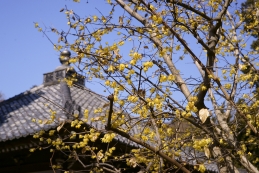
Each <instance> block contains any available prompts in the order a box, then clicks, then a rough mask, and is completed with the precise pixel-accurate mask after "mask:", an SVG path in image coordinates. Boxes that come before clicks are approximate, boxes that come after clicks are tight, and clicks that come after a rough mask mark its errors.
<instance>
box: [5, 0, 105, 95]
mask: <svg viewBox="0 0 259 173" xmlns="http://www.w3.org/2000/svg"><path fill="white" fill-rule="evenodd" d="M100 4H101V5H100ZM65 5H67V7H68V8H69V9H73V10H74V11H75V12H76V13H77V14H79V15H81V16H82V17H85V16H88V15H90V14H91V15H93V14H97V13H98V12H97V10H96V9H95V8H98V10H100V11H105V10H107V9H108V8H106V7H107V6H106V5H105V3H104V1H99V3H98V1H92V0H89V3H86V1H84V0H82V1H81V3H80V4H78V3H75V2H73V0H55V1H51V0H45V1H42V0H33V1H32V0H22V1H17V0H8V1H0V10H1V17H0V20H1V27H0V40H1V42H0V47H1V49H0V50H1V55H0V60H1V62H0V91H1V92H2V93H3V94H4V96H5V99H8V98H10V97H13V96H15V95H17V94H19V93H21V92H24V91H26V90H29V89H30V88H31V87H32V86H33V85H40V84H42V81H43V74H44V73H47V72H50V71H53V70H54V69H55V68H56V67H57V66H59V65H60V63H59V60H58V57H59V53H58V52H57V51H55V50H54V49H53V45H52V44H51V43H50V42H49V41H48V39H47V38H46V37H45V36H44V35H43V34H42V33H40V32H38V31H37V29H35V28H34V23H33V22H38V23H39V25H40V26H42V27H43V26H44V25H45V26H46V27H56V28H59V29H61V28H67V21H66V17H65V15H64V13H60V12H59V11H60V9H61V8H63V7H65ZM51 39H52V41H53V42H54V43H56V42H57V39H58V37H51ZM89 85H93V84H89ZM88 87H90V88H96V86H95V87H93V86H88Z"/></svg>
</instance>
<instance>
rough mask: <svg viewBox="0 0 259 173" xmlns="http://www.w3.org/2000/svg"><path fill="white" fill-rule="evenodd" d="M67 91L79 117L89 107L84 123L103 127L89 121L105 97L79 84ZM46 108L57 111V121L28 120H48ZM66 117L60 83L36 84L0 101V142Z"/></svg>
mask: <svg viewBox="0 0 259 173" xmlns="http://www.w3.org/2000/svg"><path fill="white" fill-rule="evenodd" d="M70 92H71V96H72V100H73V101H75V104H76V105H78V106H80V108H81V116H82V114H83V112H84V110H85V109H88V110H89V117H88V120H89V121H88V122H89V124H88V125H89V126H91V127H94V128H96V129H99V130H102V129H105V126H104V124H103V123H101V122H91V121H90V120H91V118H93V117H95V116H97V115H96V114H94V110H95V109H96V108H99V107H102V106H103V105H104V104H106V103H108V100H107V99H106V98H103V97H101V96H100V95H98V94H97V93H95V92H93V91H91V90H90V89H88V88H86V87H82V86H81V87H75V86H73V87H71V88H70ZM50 109H51V110H53V111H56V112H57V114H56V119H57V120H56V121H55V122H54V123H52V124H43V123H42V124H39V123H34V122H32V119H35V120H43V121H44V120H46V119H49V117H50ZM70 117H71V115H70ZM68 118H69V117H68V116H67V114H66V113H65V112H64V110H62V98H61V90H60V84H55V85H49V86H44V85H40V86H38V87H35V88H33V89H31V90H28V91H26V92H23V93H21V94H19V95H17V96H15V97H13V98H10V99H8V100H5V101H3V102H1V103H0V142H4V141H8V140H13V139H18V138H21V137H26V136H29V135H32V134H35V133H36V132H39V131H40V130H42V129H43V130H49V129H51V128H56V127H57V126H58V125H59V123H60V122H61V121H63V120H66V119H68ZM134 130H136V129H134ZM117 140H119V141H121V142H124V143H130V142H129V141H128V140H127V139H125V138H122V137H117ZM130 144H131V145H135V144H133V143H130Z"/></svg>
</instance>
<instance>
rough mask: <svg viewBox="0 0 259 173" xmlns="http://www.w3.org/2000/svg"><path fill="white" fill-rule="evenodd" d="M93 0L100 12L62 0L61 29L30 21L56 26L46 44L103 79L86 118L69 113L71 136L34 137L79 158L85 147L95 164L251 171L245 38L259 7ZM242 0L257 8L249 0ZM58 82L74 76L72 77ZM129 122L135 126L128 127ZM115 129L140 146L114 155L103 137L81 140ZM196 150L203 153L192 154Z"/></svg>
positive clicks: (252, 124)
mask: <svg viewBox="0 0 259 173" xmlns="http://www.w3.org/2000/svg"><path fill="white" fill-rule="evenodd" d="M74 1H75V2H78V3H83V2H80V0H74ZM98 3H100V4H101V3H104V4H106V5H107V4H108V5H109V7H110V11H109V13H107V14H104V13H103V12H100V11H97V13H96V14H92V15H89V16H86V17H84V16H79V15H77V13H76V11H73V9H69V7H66V8H63V9H61V10H60V12H64V14H65V17H66V18H67V24H68V28H67V31H65V30H64V29H63V30H60V31H59V30H58V29H57V28H50V29H47V30H45V29H43V28H41V26H40V25H39V24H38V23H35V27H36V28H37V29H38V30H39V31H40V32H43V33H44V34H47V31H48V30H51V31H52V32H53V33H56V34H57V35H58V39H57V42H56V43H55V44H54V48H55V49H56V50H57V51H60V50H62V49H65V48H67V49H69V50H71V51H72V58H71V59H70V60H69V61H70V63H71V64H74V67H75V68H77V70H78V71H80V72H81V73H82V74H84V75H85V77H86V79H87V80H88V81H89V82H90V81H96V82H98V83H99V84H100V86H103V87H104V88H105V90H106V92H107V93H109V94H107V95H110V96H109V98H108V100H107V103H108V104H107V105H106V106H104V107H103V106H102V107H100V108H99V109H97V110H96V111H95V112H96V118H95V119H92V120H87V113H88V110H84V111H85V121H84V120H79V119H77V116H76V115H75V120H73V121H72V122H70V124H71V127H72V128H75V129H77V131H73V133H71V134H70V135H71V137H70V138H71V139H73V138H75V137H78V139H79V141H75V142H73V143H71V142H67V141H65V140H64V139H63V138H60V137H59V138H58V137H57V138H48V137H43V136H42V135H41V134H37V135H38V136H36V137H39V138H40V139H41V140H47V141H48V143H50V144H52V150H51V151H54V150H59V151H60V150H61V151H66V152H69V153H70V156H71V157H72V156H73V158H74V159H75V160H76V161H79V162H80V157H83V155H84V153H86V151H89V152H90V155H92V159H93V160H94V161H95V162H96V163H100V164H98V165H95V168H94V169H95V171H97V170H99V171H102V170H105V171H110V172H112V171H113V172H120V170H119V169H117V168H114V167H111V166H110V167H109V169H108V167H106V166H107V165H105V163H107V164H108V163H109V164H111V163H112V161H111V160H113V161H114V160H124V161H126V162H127V164H128V165H129V166H131V167H137V166H139V167H141V169H142V171H143V172H145V171H146V172H152V171H153V172H166V171H168V172H170V171H171V170H181V171H182V172H191V171H193V169H195V170H197V171H200V172H205V171H206V167H205V165H206V164H209V163H214V164H216V165H217V166H218V167H219V169H220V172H239V171H238V168H244V169H246V170H247V171H249V172H253V173H256V172H257V173H258V172H259V171H258V166H259V152H258V142H259V133H258V130H259V116H258V105H259V100H258V92H259V89H258V80H259V78H258V70H257V69H258V65H259V62H258V51H257V49H256V50H251V49H250V47H249V44H250V43H251V37H252V36H253V35H255V34H256V35H257V31H256V30H257V28H258V27H257V26H258V17H257V15H256V13H257V12H258V11H257V10H250V11H249V14H248V13H244V4H243V6H242V5H241V3H240V2H237V1H231V0H209V1H205V0H161V1H157V0H145V1H144V0H107V1H100V2H99V1H98ZM250 4H252V6H253V9H258V8H259V7H258V6H259V4H258V3H255V2H254V1H251V2H250ZM246 9H248V8H247V6H246ZM246 12H247V11H246ZM247 15H249V16H248V17H247ZM248 20H249V21H248ZM255 28H256V29H255ZM66 81H67V83H68V85H73V78H68V79H66ZM114 107H116V109H115V108H114ZM52 119H55V113H53V114H52ZM129 119H131V120H132V119H133V120H134V122H135V123H129ZM86 121H100V122H102V123H104V124H106V132H104V133H105V135H103V136H102V135H100V134H101V133H103V131H102V132H99V131H98V129H90V130H83V129H82V128H81V125H82V124H84V123H85V122H86ZM62 127H63V125H62V126H60V127H59V129H58V130H57V131H59V130H60V129H61V128H62ZM134 127H137V128H139V129H140V132H139V133H138V134H132V133H130V131H131V129H132V128H134ZM54 132H55V131H53V133H54ZM53 133H52V135H53ZM115 136H119V137H120V136H122V137H125V138H127V139H129V140H131V141H133V142H135V143H137V144H138V145H139V146H140V148H137V149H136V148H134V149H132V150H131V151H130V152H129V153H127V154H125V155H116V154H115V153H113V151H114V150H116V148H114V147H112V146H108V147H107V150H106V151H104V150H101V149H98V148H94V149H93V148H91V146H90V143H89V141H91V142H95V141H96V140H98V138H100V141H101V142H103V143H110V142H111V141H112V139H113V138H114V137H115ZM79 149H82V150H79ZM34 150H35V149H33V150H31V151H34ZM187 150H189V151H190V152H187ZM199 152H202V153H204V154H205V155H204V156H202V157H199V156H198V154H197V155H195V154H194V155H193V154H191V153H199ZM75 153H76V154H75ZM79 153H81V154H79ZM183 155H187V156H186V157H185V158H184V157H183ZM190 157H191V159H190ZM193 161H195V162H193ZM101 163H103V164H101ZM82 164H83V165H87V163H82ZM190 165H192V167H190ZM86 167H87V166H85V168H86ZM55 168H57V167H55ZM89 171H90V170H89Z"/></svg>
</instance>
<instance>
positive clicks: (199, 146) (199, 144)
mask: <svg viewBox="0 0 259 173" xmlns="http://www.w3.org/2000/svg"><path fill="white" fill-rule="evenodd" d="M212 142H213V141H212V139H211V138H206V139H196V140H194V143H193V148H194V149H196V150H199V151H202V150H203V149H204V147H207V146H208V145H210V144H212Z"/></svg>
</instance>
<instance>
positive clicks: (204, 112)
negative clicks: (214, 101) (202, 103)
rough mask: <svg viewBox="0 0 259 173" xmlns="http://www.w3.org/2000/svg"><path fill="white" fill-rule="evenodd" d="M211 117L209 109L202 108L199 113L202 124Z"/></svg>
mask: <svg viewBox="0 0 259 173" xmlns="http://www.w3.org/2000/svg"><path fill="white" fill-rule="evenodd" d="M209 115H210V113H209V111H208V109H204V108H202V109H201V110H200V111H199V118H200V120H201V122H202V124H203V123H205V121H206V120H207V118H208V117H209Z"/></svg>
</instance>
